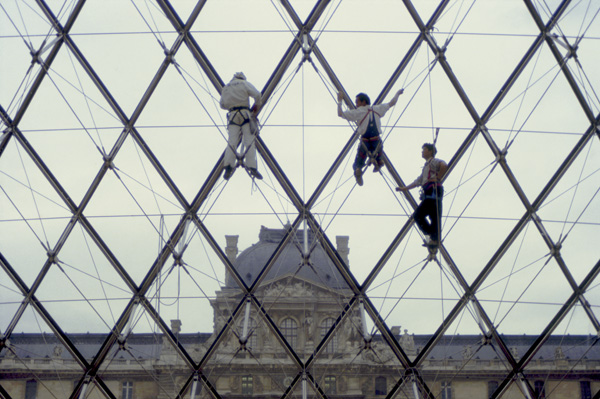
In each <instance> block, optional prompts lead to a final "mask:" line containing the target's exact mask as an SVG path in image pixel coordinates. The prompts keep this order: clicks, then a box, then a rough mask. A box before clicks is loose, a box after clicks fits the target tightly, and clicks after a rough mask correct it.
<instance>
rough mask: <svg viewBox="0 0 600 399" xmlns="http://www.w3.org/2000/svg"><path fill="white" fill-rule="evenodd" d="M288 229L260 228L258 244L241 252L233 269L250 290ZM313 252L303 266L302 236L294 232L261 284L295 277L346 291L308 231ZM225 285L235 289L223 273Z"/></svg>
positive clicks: (233, 284) (325, 255)
mask: <svg viewBox="0 0 600 399" xmlns="http://www.w3.org/2000/svg"><path fill="white" fill-rule="evenodd" d="M288 230H289V227H286V228H283V229H269V228H267V227H265V226H261V229H260V233H259V235H258V243H256V244H253V245H252V246H251V247H249V248H247V249H245V250H244V251H243V252H242V253H241V254H240V255H239V256H238V257H237V259H236V260H235V263H234V267H235V268H236V270H237V271H238V273H239V274H240V277H241V278H242V279H243V280H244V282H245V283H246V284H247V285H248V286H250V285H252V283H254V281H255V280H256V278H257V277H258V275H259V274H260V272H261V271H262V269H263V268H264V267H265V265H266V264H267V262H268V261H269V259H270V258H271V256H272V255H273V253H274V252H275V250H276V249H277V247H278V246H279V243H280V242H281V241H282V240H283V237H284V236H285V234H286V232H287V231H288ZM313 245H315V248H314V249H313V250H312V252H311V253H310V256H309V258H308V264H303V259H302V250H303V247H304V232H303V231H296V234H295V238H293V239H292V240H291V241H290V242H289V243H288V244H287V245H286V246H285V248H284V249H283V251H282V252H281V254H280V255H279V257H278V258H277V260H276V261H275V264H274V265H273V267H271V269H270V270H269V272H268V273H267V276H266V278H265V279H264V280H263V283H264V282H268V281H273V280H276V279H278V278H280V277H284V276H296V277H299V278H302V279H305V280H309V281H312V282H314V283H315V284H318V285H321V286H324V287H328V288H333V289H342V288H348V285H347V284H346V282H345V281H344V279H343V278H342V276H341V274H340V273H339V271H338V270H337V268H336V267H335V265H334V264H333V262H332V261H331V259H330V258H329V256H328V255H327V254H326V253H325V250H324V249H323V247H322V246H321V244H320V242H318V241H317V242H316V243H315V236H314V234H313V233H312V231H310V230H309V231H308V248H309V251H310V249H311V248H312V246H313ZM225 284H226V286H227V287H229V288H234V287H235V288H238V285H237V284H236V282H235V280H234V279H233V278H232V277H231V276H230V275H229V273H227V278H226V281H225Z"/></svg>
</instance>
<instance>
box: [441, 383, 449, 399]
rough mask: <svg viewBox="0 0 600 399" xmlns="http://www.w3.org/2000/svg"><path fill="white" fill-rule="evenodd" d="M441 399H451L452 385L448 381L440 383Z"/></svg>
mask: <svg viewBox="0 0 600 399" xmlns="http://www.w3.org/2000/svg"><path fill="white" fill-rule="evenodd" d="M440 396H441V398H442V399H452V383H451V382H450V381H442V394H441V395H440Z"/></svg>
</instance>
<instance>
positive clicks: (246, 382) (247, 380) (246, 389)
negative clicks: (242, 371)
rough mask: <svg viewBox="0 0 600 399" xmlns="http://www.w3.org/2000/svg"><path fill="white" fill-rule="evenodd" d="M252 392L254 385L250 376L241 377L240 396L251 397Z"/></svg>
mask: <svg viewBox="0 0 600 399" xmlns="http://www.w3.org/2000/svg"><path fill="white" fill-rule="evenodd" d="M253 392H254V384H253V381H252V376H251V375H244V376H242V395H252V393H253Z"/></svg>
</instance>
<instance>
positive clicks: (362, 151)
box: [352, 139, 367, 186]
mask: <svg viewBox="0 0 600 399" xmlns="http://www.w3.org/2000/svg"><path fill="white" fill-rule="evenodd" d="M366 158H367V150H366V148H365V145H364V142H362V141H360V139H359V142H358V150H357V152H356V158H354V165H352V168H354V177H355V178H356V183H357V184H358V185H359V186H362V185H363V178H362V175H363V173H362V168H363V167H364V166H365V159H366Z"/></svg>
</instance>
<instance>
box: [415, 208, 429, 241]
mask: <svg viewBox="0 0 600 399" xmlns="http://www.w3.org/2000/svg"><path fill="white" fill-rule="evenodd" d="M426 216H427V200H423V201H421V203H420V204H419V206H418V207H417V209H415V213H414V215H413V219H415V224H416V225H417V227H418V228H419V230H421V232H422V233H423V234H427V235H429V231H430V225H429V222H428V221H427V218H426Z"/></svg>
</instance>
